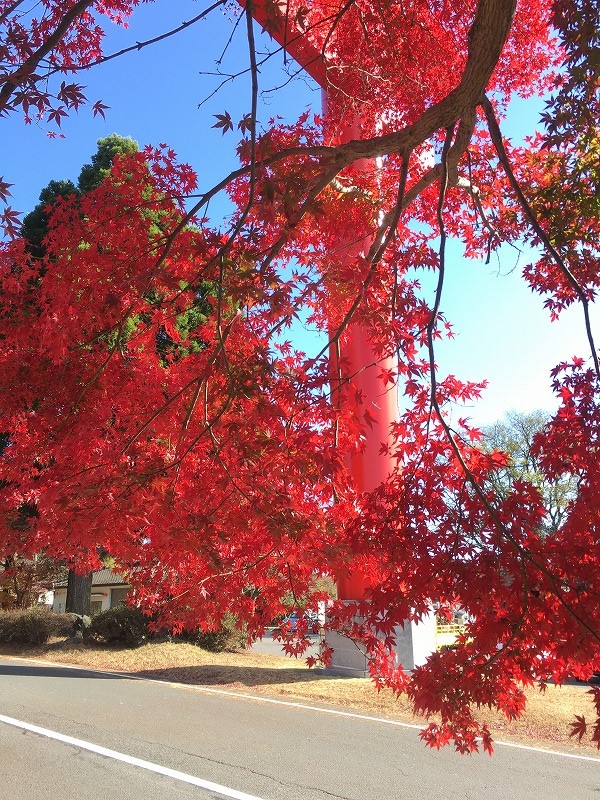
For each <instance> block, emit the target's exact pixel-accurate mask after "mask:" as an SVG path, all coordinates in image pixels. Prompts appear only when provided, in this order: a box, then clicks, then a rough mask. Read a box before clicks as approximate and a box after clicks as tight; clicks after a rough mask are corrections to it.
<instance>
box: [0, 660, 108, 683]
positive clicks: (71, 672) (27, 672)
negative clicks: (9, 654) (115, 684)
mask: <svg viewBox="0 0 600 800" xmlns="http://www.w3.org/2000/svg"><path fill="white" fill-rule="evenodd" d="M2 675H6V676H12V677H21V678H88V679H89V678H97V679H105V680H119V679H121V680H122V678H123V676H122V675H118V674H115V675H111V673H110V672H94V671H93V670H89V669H84V668H83V667H81V668H79V667H59V666H56V667H45V666H40V667H36V666H34V665H32V664H23V665H21V664H0V676H2Z"/></svg>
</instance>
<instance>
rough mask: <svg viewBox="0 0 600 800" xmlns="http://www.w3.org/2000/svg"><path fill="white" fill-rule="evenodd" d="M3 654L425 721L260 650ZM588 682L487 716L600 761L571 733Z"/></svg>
mask: <svg viewBox="0 0 600 800" xmlns="http://www.w3.org/2000/svg"><path fill="white" fill-rule="evenodd" d="M0 655H13V656H20V657H22V658H33V659H38V660H43V661H51V662H54V663H64V664H70V665H78V666H82V667H90V668H92V669H101V670H112V671H116V672H124V673H131V674H133V675H136V676H138V677H146V678H155V679H159V680H164V681H170V682H176V683H184V684H190V685H203V686H214V687H220V688H224V689H228V690H233V691H240V692H250V693H252V694H265V695H269V696H271V697H278V698H281V699H286V700H291V701H299V702H307V703H312V704H317V705H332V706H336V707H338V708H339V707H341V708H344V709H347V710H352V711H357V712H361V713H364V714H368V715H372V716H381V717H386V718H391V719H398V720H401V721H403V722H410V723H413V724H425V722H424V720H423V719H422V718H415V717H414V715H413V714H412V712H411V710H410V707H409V705H408V703H407V702H406V700H405V699H404V698H400V699H397V698H395V697H394V696H393V694H392V693H391V692H387V691H382V692H380V693H377V691H376V690H375V689H374V687H373V685H372V684H371V682H370V681H369V680H365V679H358V678H334V677H329V676H323V675H321V674H320V673H319V672H317V671H315V670H309V669H307V667H306V665H305V663H304V662H303V661H296V660H294V659H289V658H283V657H278V656H271V655H265V654H263V653H255V652H252V651H237V652H233V653H210V652H207V651H206V650H202V649H201V648H199V647H197V646H195V645H191V644H186V643H182V642H166V643H157V642H151V643H148V644H145V645H143V646H142V647H137V648H132V649H128V648H118V649H117V648H108V647H98V646H91V645H88V644H83V645H67V644H65V643H64V642H63V641H60V640H54V641H51V642H50V643H49V644H48V645H45V646H40V647H30V648H22V647H19V648H17V647H10V648H9V647H0ZM586 688H588V687H586V686H585V685H582V684H579V685H572V686H570V685H569V686H562V687H560V686H558V687H557V686H549V687H548V689H547V691H546V692H545V693H544V694H542V693H540V692H539V691H537V690H532V689H530V690H527V692H526V694H527V710H526V711H525V713H524V714H523V715H522V716H521V717H520V718H519V719H517V720H507V719H506V718H505V717H503V716H502V715H500V714H497V713H494V712H491V711H489V710H487V709H484V710H482V711H481V712H480V714H479V718H480V719H481V721H484V722H486V723H487V724H488V726H489V728H490V730H491V732H492V735H493V737H494V738H495V739H503V740H506V741H516V742H521V743H524V744H528V745H533V746H539V747H548V748H550V749H561V750H563V751H564V750H568V751H569V752H578V753H581V754H585V755H590V756H595V757H598V758H600V754H599V753H598V751H597V750H596V748H595V747H593V746H592V745H591V742H590V739H589V737H588V738H586V737H584V739H583V741H582V742H581V743H579V742H577V741H576V740H574V739H573V738H571V737H570V736H569V733H570V730H571V728H570V723H571V722H572V721H573V719H574V718H575V715H576V714H580V715H581V714H583V715H584V716H585V717H586V718H587V719H593V717H594V709H593V705H592V702H591V698H590V696H589V695H588V694H587V692H586Z"/></svg>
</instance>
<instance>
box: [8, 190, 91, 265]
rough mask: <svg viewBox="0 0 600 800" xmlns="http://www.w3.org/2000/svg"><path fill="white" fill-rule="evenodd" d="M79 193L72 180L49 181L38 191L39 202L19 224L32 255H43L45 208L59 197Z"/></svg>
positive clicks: (45, 229)
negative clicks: (21, 223)
mask: <svg viewBox="0 0 600 800" xmlns="http://www.w3.org/2000/svg"><path fill="white" fill-rule="evenodd" d="M74 194H75V195H79V190H78V189H77V187H76V186H75V184H74V183H73V181H69V180H64V181H50V183H49V184H48V185H47V186H46V187H45V188H44V189H42V191H41V192H40V202H39V203H38V204H37V205H36V206H35V208H34V209H33V211H31V212H30V213H29V214H27V216H26V217H25V218H24V219H23V225H22V226H21V236H22V237H23V238H24V239H27V241H28V242H29V246H30V251H31V253H32V255H34V256H35V257H36V258H41V257H42V256H43V255H44V248H43V247H42V240H43V238H44V236H45V235H46V233H47V232H48V214H47V213H46V208H47V207H48V206H51V205H52V204H53V203H55V202H56V200H57V199H58V198H59V197H64V198H67V197H71V195H74Z"/></svg>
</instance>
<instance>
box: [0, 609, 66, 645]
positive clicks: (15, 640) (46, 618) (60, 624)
mask: <svg viewBox="0 0 600 800" xmlns="http://www.w3.org/2000/svg"><path fill="white" fill-rule="evenodd" d="M72 625H73V615H72V614H53V613H52V612H51V611H49V610H48V609H39V608H30V609H27V610H26V611H2V612H0V644H16V645H41V644H46V642H47V641H48V639H50V637H51V636H60V635H67V634H68V632H69V631H70V630H71V627H72Z"/></svg>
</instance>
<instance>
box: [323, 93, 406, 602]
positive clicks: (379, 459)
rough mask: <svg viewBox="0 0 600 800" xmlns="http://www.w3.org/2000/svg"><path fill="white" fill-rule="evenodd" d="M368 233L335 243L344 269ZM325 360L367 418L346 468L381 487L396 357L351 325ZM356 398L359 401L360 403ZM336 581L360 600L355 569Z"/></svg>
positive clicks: (345, 131) (359, 482) (349, 129)
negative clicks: (386, 376)
mask: <svg viewBox="0 0 600 800" xmlns="http://www.w3.org/2000/svg"><path fill="white" fill-rule="evenodd" d="M323 113H324V118H325V121H326V123H325V124H326V127H327V117H328V102H327V96H326V93H325V92H324V93H323ZM331 134H332V135H331V139H332V141H333V143H343V142H347V141H350V140H352V139H360V138H361V126H360V118H359V117H357V116H355V117H354V119H353V120H352V121H351V123H350V124H347V125H345V126H344V127H343V128H342V129H341V130H339V131H333V132H331ZM374 169H376V166H375V165H374V164H373V162H372V161H369V160H364V161H360V162H357V163H356V164H354V165H353V168H352V170H353V172H354V173H355V174H356V173H359V172H361V171H366V172H368V171H373V170H374ZM373 227H375V220H373ZM373 233H374V231H371V232H369V234H368V235H366V236H365V238H364V239H362V240H359V241H356V240H355V239H354V240H353V241H352V242H349V243H348V244H347V246H344V242H343V241H340V246H339V247H338V248H336V251H337V252H339V253H340V258H343V259H344V262H345V265H346V266H348V267H350V268H352V266H353V264H355V265H356V266H355V269H357V270H358V269H361V266H360V265H362V264H364V256H366V255H367V253H368V250H369V248H370V246H371V244H372V241H373ZM362 268H363V269H364V267H362ZM330 359H331V376H332V390H333V391H332V395H333V400H334V402H340V403H342V404H343V405H345V406H346V407H347V408H348V410H350V411H354V412H355V413H356V414H357V416H358V417H359V418H363V419H365V416H364V415H365V414H367V417H366V418H368V420H369V424H367V425H366V428H365V431H366V442H365V443H364V446H363V447H362V449H361V450H360V451H359V452H356V453H354V454H353V455H352V456H351V457H350V458H349V464H348V467H349V472H350V475H351V476H352V478H353V480H354V483H355V486H356V488H357V489H358V491H360V492H370V491H372V490H373V489H375V488H377V486H379V485H380V484H381V483H383V482H384V481H385V480H386V479H387V478H388V477H389V476H390V475H391V473H392V471H393V469H394V467H395V461H394V459H393V457H392V455H391V448H390V450H389V451H388V452H386V453H382V452H381V445H382V444H386V445H389V444H391V434H390V430H391V425H392V423H394V422H396V421H397V420H398V416H399V414H398V393H397V388H396V385H395V384H394V385H390V384H388V385H387V387H386V385H385V384H384V381H383V380H382V379H381V378H380V377H379V376H380V375H381V372H382V370H384V369H385V370H391V371H393V372H394V373H396V372H397V359H396V358H395V357H392V356H388V357H386V358H385V359H383V360H382V359H381V356H379V355H378V354H377V353H376V352H375V349H374V347H373V345H372V342H371V339H370V336H369V333H368V332H367V330H366V329H365V327H364V326H363V325H361V324H360V322H351V323H350V324H349V325H348V327H347V329H346V331H345V333H344V335H343V336H342V337H341V338H340V345H339V361H338V348H336V347H331V348H330ZM340 373H341V375H340ZM340 377H341V389H340ZM357 398H360V403H359V402H358V401H357ZM336 583H337V590H338V598H339V599H340V600H360V599H362V597H363V596H364V594H365V590H366V589H367V588H368V582H367V579H366V578H365V576H364V575H363V574H361V572H360V570H359V569H357V570H349V571H344V572H343V573H339V574H338V575H337V576H336Z"/></svg>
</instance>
